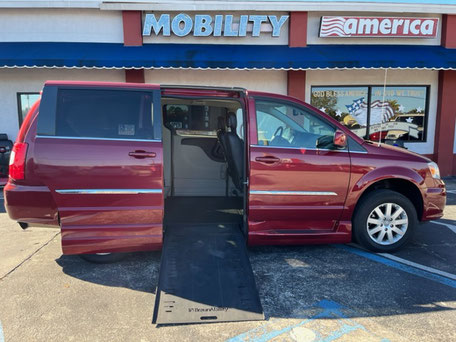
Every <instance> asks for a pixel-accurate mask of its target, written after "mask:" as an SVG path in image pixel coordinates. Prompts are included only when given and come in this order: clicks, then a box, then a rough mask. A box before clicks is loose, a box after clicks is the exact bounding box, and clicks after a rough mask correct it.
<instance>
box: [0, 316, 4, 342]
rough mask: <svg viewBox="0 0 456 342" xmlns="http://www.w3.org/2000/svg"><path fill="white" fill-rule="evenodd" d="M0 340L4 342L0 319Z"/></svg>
mask: <svg viewBox="0 0 456 342" xmlns="http://www.w3.org/2000/svg"><path fill="white" fill-rule="evenodd" d="M0 342H5V337H4V336H3V327H2V321H0Z"/></svg>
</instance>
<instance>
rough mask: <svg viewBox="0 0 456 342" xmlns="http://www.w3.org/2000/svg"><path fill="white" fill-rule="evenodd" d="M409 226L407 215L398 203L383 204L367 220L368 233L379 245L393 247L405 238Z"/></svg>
mask: <svg viewBox="0 0 456 342" xmlns="http://www.w3.org/2000/svg"><path fill="white" fill-rule="evenodd" d="M408 225H409V220H408V217H407V213H406V211H405V210H404V208H402V207H401V206H400V205H398V204H396V203H382V204H380V205H378V206H377V207H376V208H374V210H372V211H371V213H370V214H369V216H368V218H367V233H368V235H369V237H370V238H371V239H372V240H373V241H374V242H375V243H377V244H379V245H384V246H388V245H392V244H394V243H396V242H398V241H399V240H400V239H402V237H403V236H404V234H405V232H406V231H407V228H408Z"/></svg>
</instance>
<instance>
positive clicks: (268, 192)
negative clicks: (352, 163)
mask: <svg viewBox="0 0 456 342" xmlns="http://www.w3.org/2000/svg"><path fill="white" fill-rule="evenodd" d="M250 194H252V195H279V196H337V193H335V192H333V191H271V190H250Z"/></svg>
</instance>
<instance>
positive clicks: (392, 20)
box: [320, 16, 439, 38]
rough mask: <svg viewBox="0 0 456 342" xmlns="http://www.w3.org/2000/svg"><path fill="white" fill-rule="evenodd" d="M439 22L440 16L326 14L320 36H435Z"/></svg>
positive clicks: (321, 25) (322, 19) (322, 21)
mask: <svg viewBox="0 0 456 342" xmlns="http://www.w3.org/2000/svg"><path fill="white" fill-rule="evenodd" d="M438 24H439V18H411V17H334V16H325V17H322V18H321V24H320V37H322V38H326V37H336V38H339V37H340V38H350V37H351V38H356V37H372V38H383V37H407V38H435V37H436V36H437V28H438Z"/></svg>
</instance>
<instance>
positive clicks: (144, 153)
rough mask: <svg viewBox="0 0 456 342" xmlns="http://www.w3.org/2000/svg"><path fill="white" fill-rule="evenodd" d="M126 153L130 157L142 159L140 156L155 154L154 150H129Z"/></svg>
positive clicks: (152, 156) (150, 156) (153, 155)
mask: <svg viewBox="0 0 456 342" xmlns="http://www.w3.org/2000/svg"><path fill="white" fill-rule="evenodd" d="M128 155H129V156H130V157H134V158H138V159H142V158H155V157H156V155H157V154H156V153H155V152H146V151H133V152H129V153H128Z"/></svg>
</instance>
